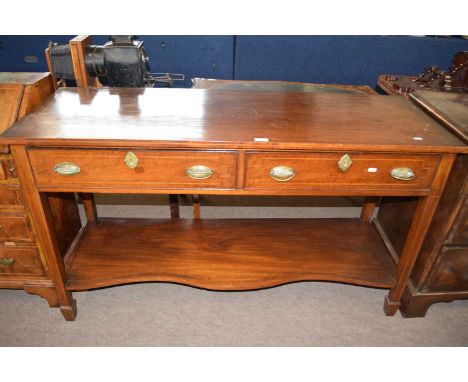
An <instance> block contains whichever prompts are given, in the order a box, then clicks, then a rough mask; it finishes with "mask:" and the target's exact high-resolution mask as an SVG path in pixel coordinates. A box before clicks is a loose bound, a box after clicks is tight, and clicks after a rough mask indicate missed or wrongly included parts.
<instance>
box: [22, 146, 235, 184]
mask: <svg viewBox="0 0 468 382" xmlns="http://www.w3.org/2000/svg"><path fill="white" fill-rule="evenodd" d="M29 158H30V161H31V165H32V168H33V172H34V177H35V181H36V184H37V186H39V187H66V186H73V187H76V188H78V187H92V188H99V187H118V188H125V187H131V188H132V189H135V188H159V189H174V188H184V189H197V188H199V189H210V188H214V189H219V188H221V189H223V188H225V189H229V188H234V185H235V174H236V152H234V151H169V150H135V151H129V150H104V149H103V150H67V149H55V150H54V149H31V150H29ZM64 163H65V164H67V163H68V164H72V165H73V166H75V167H69V168H68V169H67V168H66V167H64V168H65V170H66V171H68V172H72V173H73V172H75V173H74V174H69V175H63V174H62V175H61V174H59V173H57V166H58V165H59V166H60V165H61V164H64ZM65 166H66V165H65ZM194 166H198V167H194ZM201 166H203V167H201ZM188 169H192V171H191V172H190V173H188V172H187V170H188Z"/></svg>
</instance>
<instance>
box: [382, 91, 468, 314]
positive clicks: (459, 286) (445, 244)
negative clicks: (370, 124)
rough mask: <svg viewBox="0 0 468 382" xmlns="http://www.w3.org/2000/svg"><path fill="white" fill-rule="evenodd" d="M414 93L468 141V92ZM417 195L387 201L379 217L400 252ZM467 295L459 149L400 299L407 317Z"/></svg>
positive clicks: (465, 186) (465, 169) (463, 169)
mask: <svg viewBox="0 0 468 382" xmlns="http://www.w3.org/2000/svg"><path fill="white" fill-rule="evenodd" d="M410 98H411V100H412V101H413V102H415V103H416V104H417V105H418V106H420V107H421V108H422V109H423V110H425V111H426V112H427V113H428V114H429V115H430V116H432V117H433V118H434V119H435V120H437V121H438V122H440V123H441V124H443V125H444V126H445V127H446V128H447V129H448V130H449V131H451V132H453V133H454V135H456V136H458V137H460V139H462V140H463V141H464V142H465V143H468V95H466V94H455V93H445V92H444V93H442V92H433V91H420V90H419V91H415V92H413V93H411V95H410ZM415 206H416V201H414V200H411V199H410V200H405V201H401V200H400V201H395V200H390V201H388V200H387V201H384V203H383V204H382V205H381V207H380V210H379V214H378V221H379V223H380V224H381V226H382V228H383V230H384V231H385V232H386V233H387V235H388V237H389V240H390V241H391V242H392V243H393V244H394V248H395V249H396V251H397V253H398V252H400V251H401V248H402V241H403V239H404V237H405V235H407V232H408V229H409V225H410V221H411V220H410V219H411V214H412V212H413V211H414V209H415ZM466 298H468V155H458V156H457V159H456V160H455V163H454V166H453V169H452V171H451V173H450V176H449V180H448V182H447V187H446V189H445V191H444V193H443V195H442V198H441V201H440V204H439V207H438V208H437V210H436V212H435V215H434V219H433V222H432V224H431V226H430V228H429V232H428V235H427V237H426V239H425V241H424V243H423V246H422V249H421V253H420V255H419V257H418V261H417V262H416V266H415V269H414V270H413V273H412V275H411V279H410V282H409V283H408V287H407V290H406V292H405V295H404V299H403V303H402V308H401V310H402V313H403V314H404V315H405V316H407V317H422V316H424V315H425V314H426V312H427V309H428V308H429V307H430V305H431V304H433V303H435V302H439V301H452V300H455V299H466Z"/></svg>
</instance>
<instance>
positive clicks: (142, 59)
mask: <svg viewBox="0 0 468 382" xmlns="http://www.w3.org/2000/svg"><path fill="white" fill-rule="evenodd" d="M49 48H50V49H49V54H50V61H51V66H52V69H53V72H54V75H55V77H56V78H58V79H64V80H75V73H74V68H73V62H72V56H71V50H70V46H69V45H57V44H53V43H52V44H50V45H49ZM148 60H149V58H148V56H147V54H146V52H145V49H144V47H143V41H136V40H134V36H111V40H110V41H109V42H107V43H106V44H104V45H88V46H86V50H85V68H86V72H87V73H88V75H90V76H93V77H97V78H99V79H100V80H101V82H104V83H106V82H107V86H110V87H153V86H154V85H155V84H156V83H157V82H164V83H167V84H168V85H169V86H172V82H173V81H177V80H184V76H183V75H178V74H174V75H173V74H169V73H149V72H148Z"/></svg>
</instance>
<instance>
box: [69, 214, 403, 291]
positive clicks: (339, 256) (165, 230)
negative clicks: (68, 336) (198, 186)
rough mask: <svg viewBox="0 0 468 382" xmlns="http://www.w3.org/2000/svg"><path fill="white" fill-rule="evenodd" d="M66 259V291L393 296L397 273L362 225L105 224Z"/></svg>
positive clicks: (89, 232) (264, 222) (231, 221)
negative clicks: (372, 291)
mask: <svg viewBox="0 0 468 382" xmlns="http://www.w3.org/2000/svg"><path fill="white" fill-rule="evenodd" d="M337 232H346V234H345V235H341V234H338V235H337ZM67 259H68V260H67V263H66V269H67V274H68V282H67V289H68V290H83V289H91V288H97V287H103V286H109V285H116V284H124V283H129V282H142V281H167V282H178V283H182V284H188V285H193V286H198V287H203V288H208V289H215V290H248V289H257V288H263V287H270V286H274V285H279V284H284V283H288V282H294V281H306V280H328V281H340V282H347V283H352V284H360V285H367V286H376V287H383V288H389V287H392V286H393V285H394V273H395V270H394V265H393V262H392V260H391V258H390V256H389V255H388V252H387V250H386V249H385V247H384V245H383V243H382V241H381V239H380V236H379V235H378V233H377V231H376V229H375V228H374V227H373V226H372V225H371V224H367V223H363V222H361V221H360V220H359V219H296V220H287V219H213V220H211V219H167V220H143V219H101V220H99V222H98V223H97V224H91V225H88V226H87V228H86V229H85V230H84V232H83V234H82V236H81V238H80V239H79V240H78V241H77V243H76V245H75V246H74V248H73V249H72V250H71V253H70V255H69V256H67Z"/></svg>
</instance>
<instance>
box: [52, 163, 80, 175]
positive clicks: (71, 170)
mask: <svg viewBox="0 0 468 382" xmlns="http://www.w3.org/2000/svg"><path fill="white" fill-rule="evenodd" d="M80 171H81V170H80V167H79V166H78V165H77V164H74V163H69V162H62V163H59V164H57V165H55V167H54V172H55V173H57V174H59V175H76V174H79V173H80Z"/></svg>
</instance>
